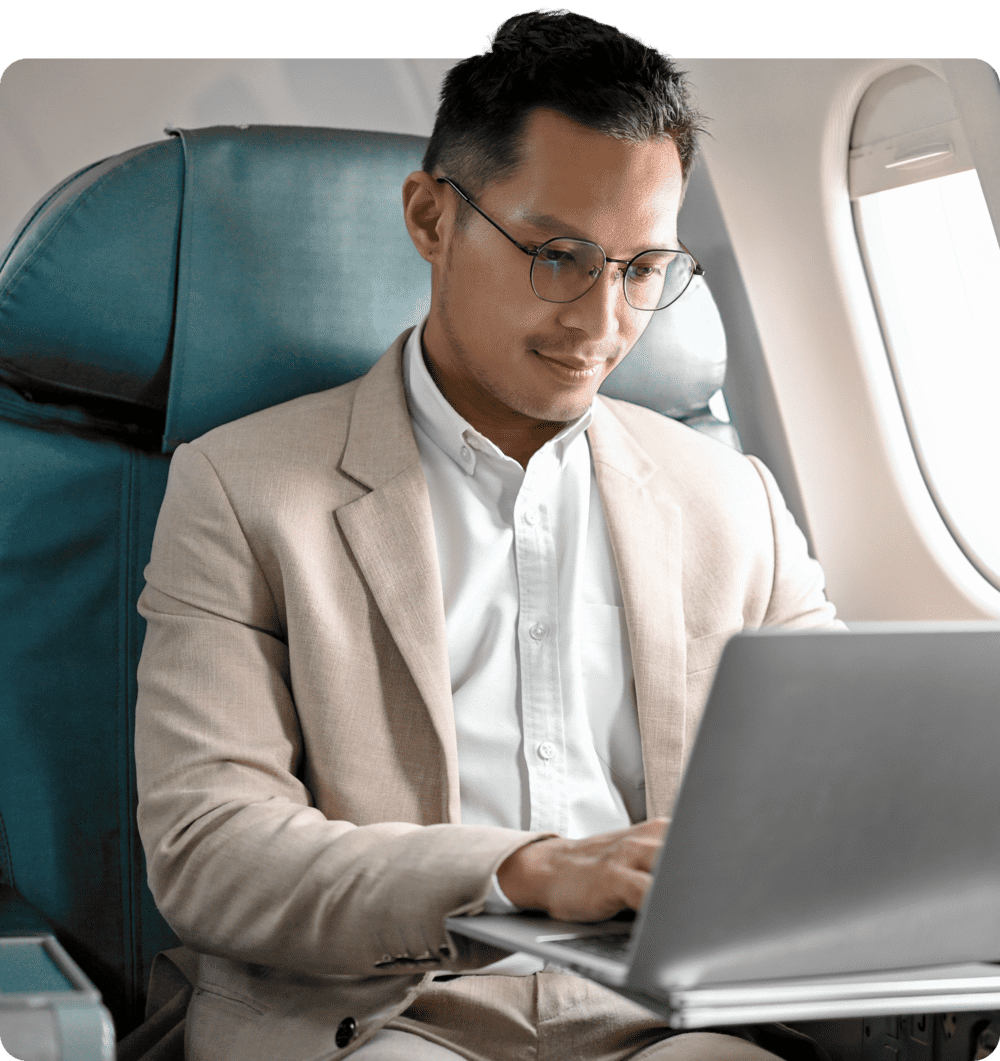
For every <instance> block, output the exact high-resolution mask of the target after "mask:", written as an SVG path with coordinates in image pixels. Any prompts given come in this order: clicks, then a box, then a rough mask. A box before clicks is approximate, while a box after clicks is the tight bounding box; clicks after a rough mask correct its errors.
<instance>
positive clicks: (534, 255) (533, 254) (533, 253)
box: [435, 177, 705, 313]
mask: <svg viewBox="0 0 1000 1061" xmlns="http://www.w3.org/2000/svg"><path fill="white" fill-rule="evenodd" d="M435 180H436V181H437V183H438V184H448V185H451V187H452V188H454V189H455V191H456V192H457V193H458V194H459V195H460V196H461V197H462V198H463V199H464V200H465V201H466V202H467V203H468V204H469V206H471V207H472V209H473V210H475V211H476V213H477V214H479V215H480V216H482V217H484V218H486V220H487V221H489V223H490V224H491V225H492V226H493V227H494V228H495V229H496V230H497V232H499V233H501V234H502V235H504V236H506V237H507V239H509V240H510V242H511V243H513V244H514V246H515V247H517V249H518V250H519V251H521V252H522V253H524V254H527V255H528V256H529V257H530V258H531V268H530V270H529V272H528V279H529V281H530V282H531V290H532V291H533V292H534V293H535V297H536V298H538V299H541V301H542V302H551V303H553V304H554V305H557V306H566V305H569V303H570V302H576V301H577V299H581V298H583V296H584V295H585V294H587V292H588V291H591V290H593V288H594V287H595V286H596V284H597V281H598V280H600V278H601V277H602V276H603V275H604V269H605V267H606V266H607V264H608V262H611V263H613V264H614V265H624V266H625V268H624V269H623V270H622V293H623V294H624V295H625V301H626V302H628V304H629V306H631V307H632V309H634V310H636V311H637V312H638V313H656V312H658V311H659V310H661V309H666V308H667V307H668V306H672V305H673V304H674V303H675V302H676V301H677V299H679V298H680V297H681V295H683V294H684V292H685V291H687V289H688V288H689V287H690V286H691V281H692V280H693V279H694V278H695V277H696V276H704V275H705V270H704V269H702V267H701V266H700V265H699V264H698V259H697V258H696V257H695V256H694V255H693V254H692V253H691V252H690V251H689V250H688V249H687V247H685V246H684V244H683V243H681V245H680V247H679V248H678V247H650V248H649V249H648V250H644V251H639V253H638V254H636V255H635V256H634V257H632V258H629V259H628V261H626V260H625V259H624V258H609V257H608V255H607V253H606V252H605V250H604V248H603V247H602V246H601V245H600V243H595V242H594V241H593V240H592V239H577V237H576V236H553V238H552V239H547V240H546V241H545V242H544V243H542V244H541V245H540V246H538V247H536V248H535V249H534V250H532V249H531V248H530V247H525V246H524V244H523V243H519V242H518V241H517V240H516V239H514V237H513V236H512V235H511V234H510V233H509V232H508V231H507V230H506V229H505V228H503V227H502V226H501V225H498V224H497V222H496V221H494V220H493V218H492V217H490V215H489V214H487V213H486V212H485V211H484V210H482V209H481V208H480V207H478V206H476V204H475V203H474V202H473V201H472V200H471V199H470V198H469V196H468V195H466V194H465V192H463V191H462V189H461V188H460V187H459V186H458V185H457V184H456V183H455V182H454V181H453V180H452V179H451V177H436V178H435ZM563 240H572V241H573V242H575V243H586V244H587V245H588V246H590V247H596V248H597V249H598V250H599V251H600V252H601V256H602V257H603V258H604V265H602V266H601V271H600V272H599V273H598V274H597V276H595V277H594V282H593V283H592V284H591V285H590V287H588V288H587V289H586V290H584V291H581V292H580V294H579V295H576V296H575V297H574V298H568V299H565V300H559V299H554V298H546V297H545V296H544V295H540V294H539V293H538V290H537V288H536V287H535V262H537V261H538V255H539V254H541V253H542V251H543V250H545V248H546V247H547V246H548V245H549V244H550V243H559V242H560V241H563ZM678 242H680V241H679V240H678ZM657 250H663V251H670V252H671V253H674V254H676V253H678V252H679V253H681V254H686V255H687V256H688V257H689V258H690V259H691V261H693V262H694V271H693V272H692V273H691V275H690V276H689V277H688V282H687V283H686V284H685V285H684V287H683V288H682V289H681V290H680V291H679V292H678V293H677V294H676V295H675V296H674V297H673V298H672V299H671V300H670V301H669V302H667V303H665V304H664V305H662V306H654V307H653V308H652V309H646V308H645V307H644V306H632V303H631V302H629V297H628V289H627V288H626V287H625V279H626V277H627V276H628V271H629V269H630V268H631V266H632V263H633V262H635V261H637V260H638V259H639V258H641V257H642V256H643V255H644V254H649V253H651V252H653V251H657Z"/></svg>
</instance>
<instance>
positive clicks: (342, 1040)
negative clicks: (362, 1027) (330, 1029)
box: [333, 1017, 358, 1048]
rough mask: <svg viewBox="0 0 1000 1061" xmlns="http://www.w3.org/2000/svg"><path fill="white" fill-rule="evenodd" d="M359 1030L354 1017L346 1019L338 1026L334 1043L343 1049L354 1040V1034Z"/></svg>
mask: <svg viewBox="0 0 1000 1061" xmlns="http://www.w3.org/2000/svg"><path fill="white" fill-rule="evenodd" d="M357 1030H358V1022H357V1021H356V1020H355V1019H354V1018H353V1017H345V1018H344V1019H343V1020H342V1021H341V1022H340V1023H339V1024H338V1025H337V1034H336V1035H335V1036H334V1040H333V1041H334V1042H335V1043H336V1044H337V1045H338V1046H339V1047H341V1048H343V1047H345V1046H347V1044H348V1043H349V1042H350V1041H351V1040H352V1039H353V1038H354V1033H355V1032H356V1031H357Z"/></svg>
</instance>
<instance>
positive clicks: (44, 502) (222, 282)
mask: <svg viewBox="0 0 1000 1061" xmlns="http://www.w3.org/2000/svg"><path fill="white" fill-rule="evenodd" d="M424 146H425V141H423V140H422V139H420V138H417V137H409V136H399V135H393V134H382V133H363V132H354V131H343V130H334V129H310V128H299V127H268V126H254V127H249V128H234V127H214V128H209V129H199V130H192V131H178V132H177V134H176V135H174V136H171V137H170V138H169V139H166V140H163V141H160V142H158V143H154V144H146V145H144V146H142V147H138V148H135V149H134V150H131V151H128V152H125V153H124V154H121V155H118V156H115V157H114V158H110V159H107V160H105V161H103V162H100V163H96V164H95V165H93V166H90V167H88V168H86V169H84V170H82V171H80V172H79V173H76V174H74V175H73V176H71V177H69V178H68V179H67V180H66V181H64V182H63V183H62V184H61V185H59V186H57V187H56V188H55V189H53V191H52V192H51V193H49V195H47V196H46V197H45V198H44V199H43V200H42V201H41V202H40V203H39V204H38V205H37V206H36V207H35V208H34V210H33V211H32V212H31V213H30V214H29V215H28V217H27V218H26V220H25V222H24V224H23V225H22V226H21V227H20V229H19V230H18V232H17V233H16V234H15V236H14V239H13V241H12V242H11V244H10V246H9V247H8V248H7V251H6V254H5V256H4V259H3V261H2V263H0V492H2V501H0V549H2V553H0V653H2V656H3V659H2V663H0V667H2V669H0V673H2V675H3V678H2V683H3V684H2V689H3V693H2V698H0V734H2V735H3V737H2V739H0V882H5V883H8V884H13V885H15V886H16V887H17V888H18V889H19V891H20V892H21V894H22V895H23V896H24V897H25V898H27V899H28V900H29V901H30V902H32V903H33V904H34V905H35V906H36V907H37V908H38V909H39V910H40V911H41V912H42V913H43V914H44V915H45V916H46V917H47V918H48V920H49V922H50V923H51V924H52V926H53V927H54V929H55V930H56V933H57V936H58V938H59V939H60V941H61V942H62V944H63V945H64V946H65V947H66V949H67V950H68V951H69V953H70V954H71V955H72V956H73V957H74V958H75V959H76V960H77V962H78V963H79V964H80V965H81V966H82V967H83V968H84V970H85V971H86V972H87V973H88V975H89V976H90V977H91V979H92V980H93V981H94V982H95V983H96V985H97V986H98V987H99V988H100V990H101V992H102V993H103V995H104V999H105V1003H106V1004H107V1006H108V1008H109V1009H110V1010H111V1012H112V1013H113V1015H114V1017H115V1020H116V1024H117V1030H118V1033H119V1035H123V1034H125V1033H127V1032H128V1031H129V1030H131V1028H132V1027H134V1026H135V1025H136V1024H138V1023H139V1022H140V1021H141V1020H142V1016H143V1001H144V991H145V985H146V983H147V981H148V975H149V969H150V966H151V963H152V959H153V956H154V955H155V954H156V952H157V951H159V950H161V949H163V948H165V947H169V946H171V945H173V944H174V942H175V940H174V937H173V934H172V933H171V931H170V929H169V928H168V927H167V925H166V924H165V923H164V922H163V920H162V919H161V918H160V916H159V914H158V913H157V911H156V909H155V906H154V904H153V901H152V898H151V896H150V894H149V891H148V889H147V887H146V883H145V866H144V862H143V855H142V848H141V845H140V843H139V839H138V834H137V830H136V826H135V801H136V797H135V767H134V762H133V756H132V737H133V724H134V710H135V669H136V664H137V662H138V656H139V652H140V649H141V646H142V640H143V636H144V624H143V621H142V619H141V618H140V617H139V615H138V614H137V612H136V608H135V603H136V599H137V597H138V595H139V592H140V590H141V588H142V584H143V578H142V572H143V568H144V566H145V563H146V560H147V558H148V555H149V550H150V545H151V541H152V533H153V528H154V525H155V521H156V515H157V511H158V509H159V505H160V501H161V499H162V496H163V491H164V488H165V484H166V476H167V466H168V461H169V454H170V452H171V451H172V450H173V449H174V448H175V447H176V446H177V445H178V444H179V443H180V442H181V441H185V440H189V439H191V438H194V437H196V436H198V435H200V434H202V433H203V432H204V431H206V430H208V429H209V428H211V427H214V426H216V425H217V424H220V423H224V422H226V421H228V420H232V419H234V418H236V417H238V416H242V415H244V414H246V413H249V412H252V411H254V410H256V409H260V408H263V407H265V406H268V405H272V404H275V403H277V402H280V401H284V400H286V399H289V398H293V397H296V396H298V395H300V394H303V393H307V392H310V391H315V390H320V389H322V388H325V387H330V386H335V385H337V384H339V383H342V382H345V381H347V380H349V379H352V378H354V377H356V376H357V375H359V374H361V373H362V372H364V371H365V370H366V369H367V368H368V367H369V366H370V365H371V364H373V363H374V361H375V360H376V359H377V357H378V356H379V355H380V354H381V353H382V351H383V350H384V349H385V348H386V347H387V346H388V345H389V343H390V342H391V341H392V339H393V338H395V336H396V335H397V334H398V333H399V332H400V331H401V330H402V329H403V328H404V327H406V326H407V325H409V324H413V323H416V322H417V321H419V319H420V318H421V317H422V316H423V314H424V313H425V312H426V310H427V308H428V305H429V294H430V283H429V272H428V268H427V266H426V264H425V263H424V262H423V261H422V260H421V259H420V257H419V256H418V255H417V253H416V251H415V250H414V249H413V247H412V244H411V243H410V241H409V238H408V236H407V234H406V230H405V227H404V225H403V222H402V215H401V207H400V187H401V185H402V182H403V179H404V177H405V176H406V174H407V173H409V172H410V171H412V170H414V169H417V168H419V165H420V160H421V155H422V152H423V149H424ZM724 368H725V340H724V336H723V335H722V326H721V322H720V321H719V320H718V314H717V312H715V308H714V304H713V303H712V301H711V295H710V294H709V293H708V289H707V287H704V286H703V285H702V284H701V283H700V282H699V283H698V284H696V285H695V286H694V287H693V289H692V290H691V291H690V292H689V293H688V294H686V295H685V296H684V299H682V300H681V302H679V303H677V304H676V308H673V307H672V308H671V309H670V310H667V311H664V312H663V313H659V314H657V315H656V317H655V319H654V321H653V322H652V324H651V325H650V328H649V330H648V331H647V333H646V335H644V337H643V339H642V340H640V343H639V344H637V346H636V349H635V351H634V352H633V354H632V355H631V357H630V359H629V361H627V362H626V363H625V366H623V368H621V369H619V370H618V371H617V372H616V373H615V374H613V376H612V377H611V378H610V379H609V381H608V382H607V384H606V389H607V390H609V391H610V392H612V393H613V394H615V395H616V396H619V397H630V398H631V399H632V400H637V401H640V402H642V403H643V404H647V405H651V406H652V407H654V408H658V409H659V410H660V411H662V412H665V413H668V414H670V415H675V416H679V417H681V418H684V417H690V418H693V419H694V420H695V421H698V420H701V421H705V420H707V419H708V414H707V409H706V403H707V400H708V397H709V396H710V395H711V394H712V393H713V392H714V391H715V390H716V389H717V388H718V387H719V385H721V382H722V374H723V372H724Z"/></svg>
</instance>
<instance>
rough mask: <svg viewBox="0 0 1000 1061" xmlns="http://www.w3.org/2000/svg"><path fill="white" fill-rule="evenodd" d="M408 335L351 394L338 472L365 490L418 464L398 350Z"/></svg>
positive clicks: (401, 359) (410, 329)
mask: <svg viewBox="0 0 1000 1061" xmlns="http://www.w3.org/2000/svg"><path fill="white" fill-rule="evenodd" d="M411 331H413V329H412V328H408V329H407V330H406V331H405V332H403V334H402V335H401V336H399V338H398V339H397V340H396V341H395V342H394V343H393V344H392V346H390V347H389V349H388V350H387V351H386V352H385V353H384V354H383V355H382V356H381V357H380V358H379V359H378V361H376V362H375V364H374V365H373V366H372V368H371V369H370V370H369V371H368V372H367V374H366V375H364V376H362V377H361V379H360V380H359V381H358V389H357V391H356V392H355V395H354V405H353V407H352V409H351V423H350V427H349V428H348V433H347V445H346V446H345V447H344V455H343V457H342V458H341V462H340V468H341V471H343V472H345V473H346V474H347V475H349V476H351V478H352V479H356V480H357V481H358V482H359V483H361V484H362V485H363V486H367V487H368V489H369V490H375V489H377V488H378V487H380V486H382V485H383V484H384V483H387V482H388V481H389V480H390V479H392V478H394V477H395V476H397V475H399V474H400V473H401V472H403V471H404V470H406V469H407V468H409V467H411V466H412V465H414V464H416V465H418V466H419V465H420V452H419V450H418V449H417V443H416V439H414V437H413V425H412V423H411V421H410V411H409V409H408V408H407V405H406V391H405V389H404V387H403V367H402V366H403V347H404V346H405V345H406V340H407V337H408V336H409V334H410V332H411ZM425 493H426V491H425ZM428 505H429V502H428Z"/></svg>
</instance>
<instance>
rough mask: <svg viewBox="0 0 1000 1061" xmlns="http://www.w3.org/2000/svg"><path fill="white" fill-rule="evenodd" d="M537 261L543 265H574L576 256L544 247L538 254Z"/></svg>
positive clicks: (555, 248)
mask: <svg viewBox="0 0 1000 1061" xmlns="http://www.w3.org/2000/svg"><path fill="white" fill-rule="evenodd" d="M538 260H539V261H540V262H542V263H543V264H544V265H575V264H576V255H574V254H573V253H572V251H567V250H560V249H559V248H558V247H545V248H543V249H542V250H541V251H540V252H539V253H538Z"/></svg>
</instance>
